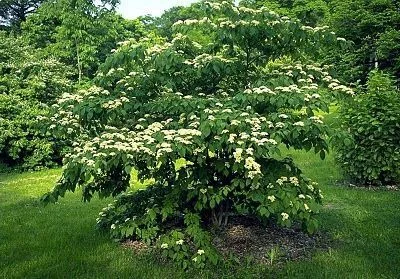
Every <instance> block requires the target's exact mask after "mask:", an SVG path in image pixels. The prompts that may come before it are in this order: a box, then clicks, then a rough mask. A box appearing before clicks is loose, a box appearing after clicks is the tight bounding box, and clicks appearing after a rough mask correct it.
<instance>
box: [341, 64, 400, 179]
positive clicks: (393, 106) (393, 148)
mask: <svg viewBox="0 0 400 279" xmlns="http://www.w3.org/2000/svg"><path fill="white" fill-rule="evenodd" d="M341 118H342V119H343V128H344V131H343V137H341V139H340V140H339V141H338V145H337V150H338V156H337V159H338V161H339V162H340V163H341V164H342V166H343V170H344V171H345V172H346V173H347V174H348V176H349V178H350V179H352V180H354V181H355V182H357V183H360V184H366V185H371V184H373V185H382V184H394V183H399V182H400V92H399V91H398V90H396V88H395V86H394V82H393V80H392V79H391V78H390V76H388V75H386V74H384V73H382V72H379V71H373V72H371V73H370V75H369V80H368V83H367V92H366V93H363V94H359V95H357V96H356V97H355V98H354V100H350V101H349V102H347V103H345V104H343V106H342V109H341Z"/></svg>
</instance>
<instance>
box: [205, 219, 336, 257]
mask: <svg viewBox="0 0 400 279" xmlns="http://www.w3.org/2000/svg"><path fill="white" fill-rule="evenodd" d="M213 243H214V245H215V246H216V247H217V249H218V250H219V251H220V252H221V253H222V254H223V255H224V256H225V257H229V256H230V255H233V256H235V257H237V258H239V259H242V260H243V259H250V260H253V261H255V262H258V263H262V264H269V265H271V264H279V263H283V262H286V261H289V260H290V261H292V260H299V259H304V258H310V257H311V256H312V254H313V253H314V252H315V251H317V250H328V249H329V247H330V244H331V243H330V240H329V238H328V236H327V235H324V234H323V233H321V232H320V233H317V234H314V235H312V236H310V235H308V234H306V233H304V232H303V231H302V230H301V229H300V228H298V227H296V226H294V227H293V228H282V227H279V226H277V225H274V224H271V225H268V226H262V225H261V224H259V223H258V222H257V221H256V220H251V219H244V218H236V219H234V220H233V221H232V222H231V224H230V225H228V227H227V228H225V229H224V230H221V231H220V232H218V233H216V235H215V237H214V241H213Z"/></svg>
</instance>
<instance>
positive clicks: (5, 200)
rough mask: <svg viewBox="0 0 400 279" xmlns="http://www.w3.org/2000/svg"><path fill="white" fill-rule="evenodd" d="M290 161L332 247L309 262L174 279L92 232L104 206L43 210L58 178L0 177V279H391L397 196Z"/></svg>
mask: <svg viewBox="0 0 400 279" xmlns="http://www.w3.org/2000/svg"><path fill="white" fill-rule="evenodd" d="M290 154H291V156H292V157H293V158H295V160H296V161H297V162H299V163H300V164H301V166H302V168H303V169H305V170H306V171H305V172H306V175H308V176H309V177H310V178H312V179H314V180H316V181H318V182H319V183H320V185H321V187H322V189H323V191H324V195H325V197H326V201H325V208H324V210H323V212H322V213H321V214H320V217H319V219H320V222H321V229H322V230H323V231H326V232H327V233H329V234H330V235H331V236H332V238H333V246H332V249H330V250H329V251H323V252H318V253H316V254H315V255H314V256H313V257H312V259H310V260H302V261H295V262H290V263H287V264H285V265H283V266H279V267H274V268H268V267H262V266H247V265H246V264H245V263H243V264H242V265H240V266H239V265H229V264H227V266H221V267H218V268H213V269H211V270H206V271H203V272H199V271H191V272H182V271H180V270H178V269H177V268H175V267H174V266H173V265H167V264H161V263H159V262H157V261H156V260H155V259H153V258H151V257H150V256H136V255H134V254H133V253H132V252H131V251H129V250H127V249H124V248H121V247H120V246H119V245H118V244H117V243H114V242H112V241H111V240H110V239H109V238H108V237H107V236H106V235H102V234H100V233H99V232H97V231H96V230H95V229H94V227H95V219H96V217H97V214H98V212H99V211H100V210H101V208H102V207H104V206H105V205H106V204H107V203H109V202H110V200H98V199H95V200H93V201H92V202H91V203H89V204H84V203H82V202H81V196H80V193H75V194H72V193H70V194H68V195H67V196H66V198H64V199H61V200H60V202H59V203H58V204H55V205H50V206H47V207H43V206H42V205H41V204H40V203H39V201H38V199H39V197H40V196H41V195H42V194H43V193H44V192H46V191H48V190H49V189H50V188H51V187H52V185H53V184H54V182H55V181H56V180H57V177H58V176H59V174H60V172H61V171H60V170H48V171H41V172H37V173H23V174H2V175H0V278H288V277H289V278H398V276H399V274H400V266H399V263H400V210H399V208H400V193H399V192H389V191H385V190H377V191H370V190H363V189H351V188H347V187H343V186H338V180H340V179H341V175H340V172H339V170H338V169H337V167H336V166H335V164H334V162H333V159H332V156H328V157H327V159H326V160H325V161H321V160H319V159H318V157H317V156H315V155H313V154H312V153H302V152H294V151H290Z"/></svg>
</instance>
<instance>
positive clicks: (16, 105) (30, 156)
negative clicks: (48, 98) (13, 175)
mask: <svg viewBox="0 0 400 279" xmlns="http://www.w3.org/2000/svg"><path fill="white" fill-rule="evenodd" d="M46 113H47V109H46V108H43V107H41V105H40V104H39V103H37V102H33V101H26V100H23V99H21V98H20V97H18V96H10V95H5V94H0V131H1V133H0V158H1V159H0V161H1V163H5V164H7V165H8V166H19V167H22V168H23V169H34V168H36V167H39V166H46V167H50V166H54V165H55V164H56V163H57V162H58V163H60V162H61V153H62V146H60V145H61V141H60V140H57V139H55V138H53V137H52V136H51V135H49V134H46V133H45V132H43V131H42V130H41V127H42V126H41V124H42V123H41V121H40V119H39V118H38V116H39V115H46Z"/></svg>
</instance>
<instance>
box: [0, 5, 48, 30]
mask: <svg viewBox="0 0 400 279" xmlns="http://www.w3.org/2000/svg"><path fill="white" fill-rule="evenodd" d="M43 1H44V0H1V1H0V26H1V25H5V26H8V27H11V28H12V29H18V28H19V26H20V24H21V22H24V21H25V20H26V18H27V16H28V15H30V14H32V13H33V12H35V11H36V9H37V8H38V7H39V6H40V5H41V4H42V3H43Z"/></svg>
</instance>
